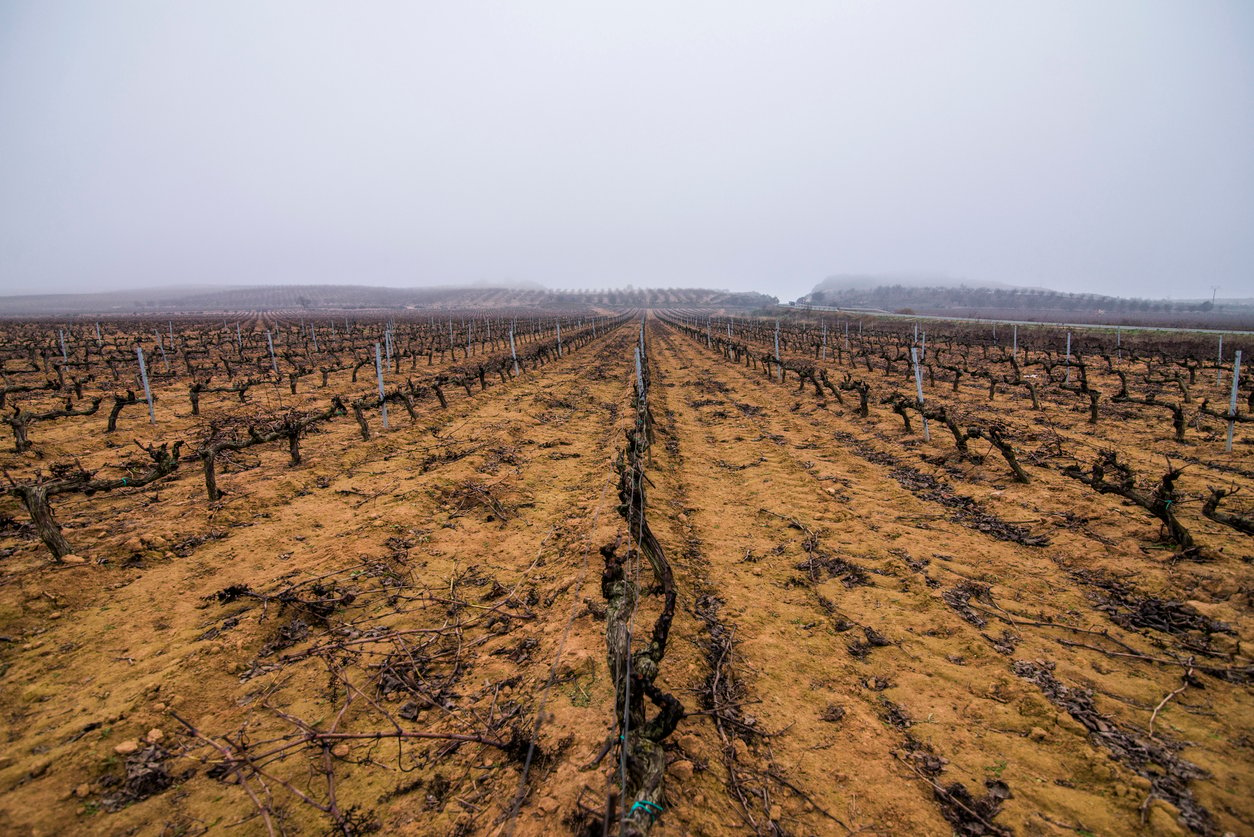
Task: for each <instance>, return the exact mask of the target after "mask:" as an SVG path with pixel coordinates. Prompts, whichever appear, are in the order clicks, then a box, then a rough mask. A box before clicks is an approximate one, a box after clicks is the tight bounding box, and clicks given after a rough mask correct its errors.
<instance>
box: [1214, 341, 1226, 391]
mask: <svg viewBox="0 0 1254 837" xmlns="http://www.w3.org/2000/svg"><path fill="white" fill-rule="evenodd" d="M1223 362H1224V336H1223V335H1222V334H1221V335H1219V354H1218V355H1217V356H1216V359H1215V386H1220V385H1222V384H1223V382H1224V378H1223V375H1224V369H1223Z"/></svg>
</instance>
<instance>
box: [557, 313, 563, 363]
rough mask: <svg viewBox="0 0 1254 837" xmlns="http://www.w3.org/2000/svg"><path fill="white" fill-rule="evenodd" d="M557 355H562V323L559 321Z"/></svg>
mask: <svg viewBox="0 0 1254 837" xmlns="http://www.w3.org/2000/svg"><path fill="white" fill-rule="evenodd" d="M557 356H558V357H561V356H562V323H561V321H560V320H559V321H557Z"/></svg>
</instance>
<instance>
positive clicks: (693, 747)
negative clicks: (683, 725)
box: [679, 733, 701, 754]
mask: <svg viewBox="0 0 1254 837" xmlns="http://www.w3.org/2000/svg"><path fill="white" fill-rule="evenodd" d="M679 746H680V747H682V748H683V750H684V752H685V753H689V754H692V753H695V752H697V751H698V750H700V749H701V739H700V738H698V737H697V736H695V735H693V734H692V733H688V734H687V735H681V736H679Z"/></svg>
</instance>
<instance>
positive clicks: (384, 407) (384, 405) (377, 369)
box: [374, 340, 388, 430]
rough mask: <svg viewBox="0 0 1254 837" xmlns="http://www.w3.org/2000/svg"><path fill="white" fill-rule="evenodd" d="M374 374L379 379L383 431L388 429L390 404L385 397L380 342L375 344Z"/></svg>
mask: <svg viewBox="0 0 1254 837" xmlns="http://www.w3.org/2000/svg"><path fill="white" fill-rule="evenodd" d="M374 373H375V375H376V376H377V377H378V379H379V410H380V412H382V414H383V429H384V430H387V429H388V402H387V399H386V398H385V397H384V396H383V356H382V352H381V351H380V349H379V341H377V340H376V341H375V344H374Z"/></svg>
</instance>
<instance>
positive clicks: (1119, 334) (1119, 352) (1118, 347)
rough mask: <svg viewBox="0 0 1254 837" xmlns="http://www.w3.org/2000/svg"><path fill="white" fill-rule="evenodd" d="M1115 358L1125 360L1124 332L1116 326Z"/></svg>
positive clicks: (1221, 339)
mask: <svg viewBox="0 0 1254 837" xmlns="http://www.w3.org/2000/svg"><path fill="white" fill-rule="evenodd" d="M1219 340H1220V345H1221V346H1222V345H1223V338H1222V337H1221V338H1219ZM1115 358H1116V359H1117V360H1123V330H1122V329H1121V328H1120V327H1119V326H1115Z"/></svg>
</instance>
